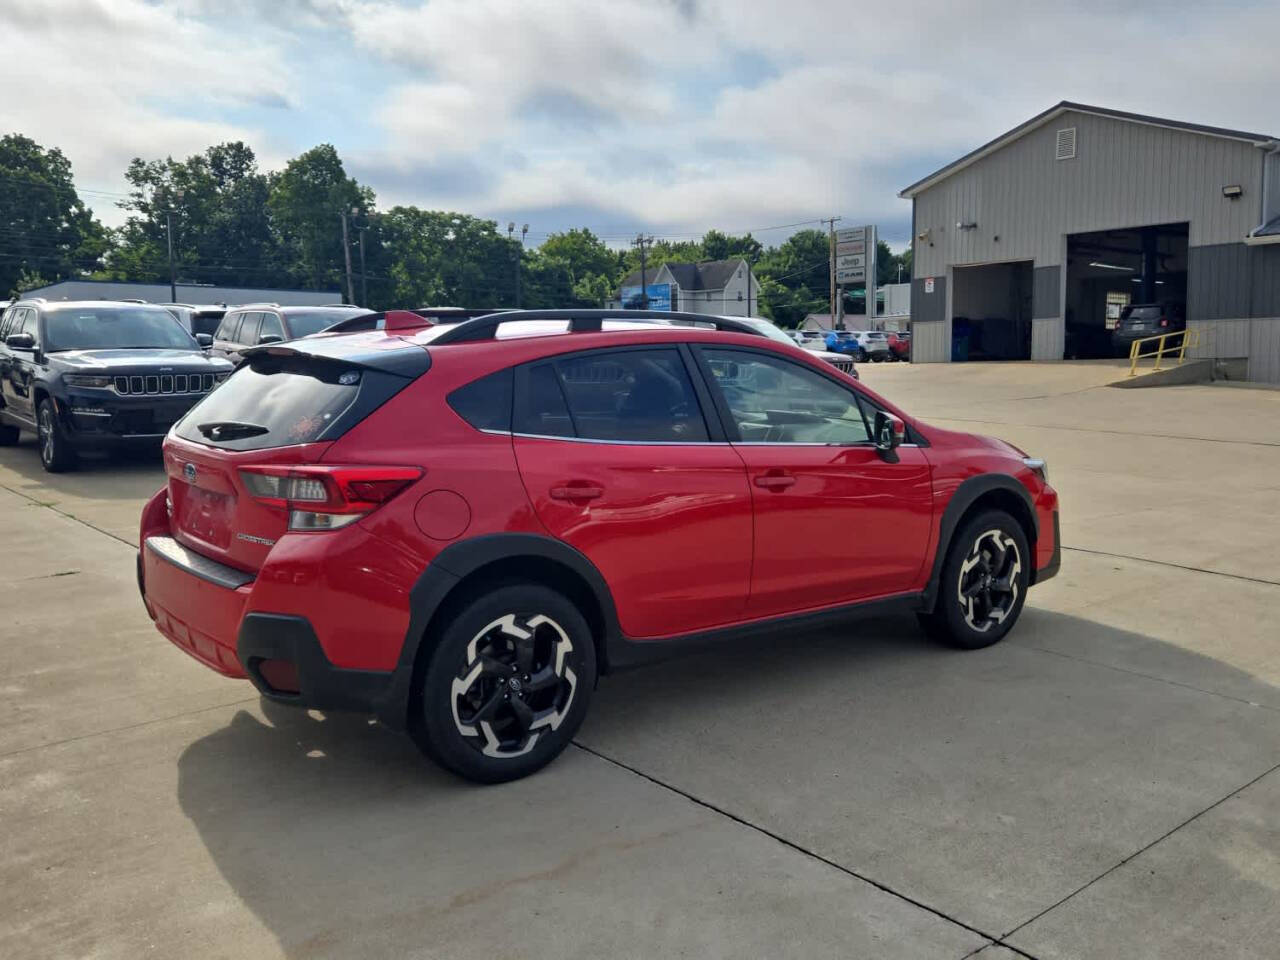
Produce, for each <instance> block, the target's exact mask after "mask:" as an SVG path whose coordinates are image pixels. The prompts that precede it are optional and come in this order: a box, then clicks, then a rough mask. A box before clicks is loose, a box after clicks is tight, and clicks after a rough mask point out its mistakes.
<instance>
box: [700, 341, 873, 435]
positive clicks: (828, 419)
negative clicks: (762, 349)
mask: <svg viewBox="0 0 1280 960" xmlns="http://www.w3.org/2000/svg"><path fill="white" fill-rule="evenodd" d="M702 355H703V357H704V358H705V359H706V361H707V366H708V367H710V369H711V375H712V377H713V378H714V379H715V382H716V385H717V386H718V387H719V388H720V392H721V394H722V395H723V396H724V399H725V403H726V404H727V405H728V407H729V411H730V415H731V417H732V419H733V422H734V424H735V425H736V426H737V428H738V436H739V437H740V438H741V440H742V441H743V442H744V443H835V444H850V443H867V442H869V441H870V440H871V431H870V430H869V429H868V427H867V421H866V419H865V418H864V416H863V413H862V409H861V403H860V399H861V398H860V397H859V396H858V395H857V394H856V393H855V392H854V391H853V390H850V389H848V388H846V387H843V386H841V385H840V384H838V383H834V382H832V381H831V380H828V379H827V378H826V377H824V376H822V375H821V374H819V373H816V372H815V371H813V370H808V369H806V368H805V367H802V366H801V365H800V364H797V363H792V362H791V361H789V360H786V359H783V358H781V357H770V356H766V355H764V354H760V353H754V352H747V351H739V350H716V349H704V350H703V351H702Z"/></svg>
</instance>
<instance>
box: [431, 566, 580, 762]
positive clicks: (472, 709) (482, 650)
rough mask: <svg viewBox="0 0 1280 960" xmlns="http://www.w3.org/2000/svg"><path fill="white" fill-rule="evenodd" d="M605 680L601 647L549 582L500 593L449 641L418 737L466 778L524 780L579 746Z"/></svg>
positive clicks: (434, 671)
mask: <svg viewBox="0 0 1280 960" xmlns="http://www.w3.org/2000/svg"><path fill="white" fill-rule="evenodd" d="M595 683H596V651H595V642H594V640H593V638H592V636H591V630H590V628H589V627H588V626H587V622H586V620H585V619H584V618H583V616H582V614H581V612H579V610H578V608H577V607H576V606H575V605H574V604H573V603H572V602H571V601H570V600H568V599H567V598H566V597H564V596H563V595H562V594H559V593H557V592H556V591H554V590H551V589H549V588H547V587H544V586H542V585H540V584H534V583H517V584H508V585H504V586H499V587H497V588H495V589H493V590H491V591H488V592H485V593H482V594H480V595H479V596H477V597H476V598H475V599H473V600H471V601H470V602H468V603H467V604H466V605H465V606H464V607H463V608H462V609H461V610H460V611H458V613H457V614H456V615H455V616H452V617H451V618H450V620H449V622H448V623H447V624H446V625H445V627H444V628H443V630H442V631H441V633H440V634H439V642H438V643H437V644H436V646H435V649H434V650H432V652H431V659H430V661H429V662H428V664H427V668H426V671H425V673H424V675H423V680H422V684H421V687H420V688H419V691H418V693H419V695H420V696H419V702H420V710H419V712H418V715H417V716H416V717H415V718H414V721H415V722H414V723H412V724H411V731H412V734H413V737H414V740H415V742H416V743H417V744H418V746H419V748H420V749H421V750H422V751H423V752H424V753H425V754H426V755H427V756H428V757H430V758H431V759H432V760H434V761H435V762H436V763H438V764H440V765H441V766H442V767H444V768H446V769H448V770H451V771H452V772H454V773H456V774H457V775H458V776H460V777H465V778H466V779H468V780H473V781H475V782H477V783H503V782H505V781H508V780H516V779H519V778H520V777H525V776H528V775H529V774H531V773H533V772H534V771H536V770H539V769H541V768H542V767H544V766H546V765H547V764H548V763H550V762H551V761H552V760H554V759H555V758H556V757H557V756H559V754H560V753H561V751H563V750H564V748H565V747H567V746H568V745H569V742H570V741H571V740H572V739H573V736H574V734H575V733H577V731H578V728H579V727H580V726H581V725H582V720H583V718H584V717H585V716H586V714H587V706H588V704H589V703H590V701H591V693H592V690H593V689H594V687H595Z"/></svg>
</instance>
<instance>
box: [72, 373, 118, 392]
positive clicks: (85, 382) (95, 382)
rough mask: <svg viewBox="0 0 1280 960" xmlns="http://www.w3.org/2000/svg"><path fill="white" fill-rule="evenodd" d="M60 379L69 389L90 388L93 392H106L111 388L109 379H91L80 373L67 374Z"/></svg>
mask: <svg viewBox="0 0 1280 960" xmlns="http://www.w3.org/2000/svg"><path fill="white" fill-rule="evenodd" d="M62 379H63V382H65V383H66V385H67V386H69V387H92V388H93V389H94V390H106V389H108V388H109V387H110V386H111V377H91V376H86V375H85V374H82V373H69V374H67V375H66V376H64V377H63V378H62Z"/></svg>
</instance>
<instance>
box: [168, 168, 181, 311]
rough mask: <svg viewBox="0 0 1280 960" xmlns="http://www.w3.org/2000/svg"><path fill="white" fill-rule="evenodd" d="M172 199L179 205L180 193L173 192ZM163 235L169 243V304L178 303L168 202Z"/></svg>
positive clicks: (170, 212) (170, 205) (171, 224)
mask: <svg viewBox="0 0 1280 960" xmlns="http://www.w3.org/2000/svg"><path fill="white" fill-rule="evenodd" d="M173 198H174V199H175V200H177V201H178V202H179V203H181V202H182V191H181V190H175V191H173ZM164 233H165V238H166V239H167V240H168V242H169V302H170V303H177V302H178V272H177V269H176V268H175V267H174V264H173V201H172V200H171V201H170V202H169V206H168V207H167V208H166V209H165V212H164Z"/></svg>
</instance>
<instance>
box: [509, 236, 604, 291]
mask: <svg viewBox="0 0 1280 960" xmlns="http://www.w3.org/2000/svg"><path fill="white" fill-rule="evenodd" d="M620 262H621V261H620V257H619V255H618V254H617V253H615V252H613V251H612V250H610V249H609V248H608V247H607V246H605V245H604V243H603V241H601V240H600V239H599V238H598V237H597V236H596V235H595V234H594V233H592V232H591V231H590V230H587V229H585V228H584V229H573V230H568V231H565V232H563V233H553V234H552V235H551V236H549V237H548V238H547V239H546V240H545V241H544V242H543V243H542V245H541V246H540V247H538V249H537V250H534V251H531V252H530V253H528V254H526V255H525V257H524V269H525V281H526V282H525V291H524V293H525V296H524V297H523V298H522V301H523V303H524V305H525V306H540V307H553V306H555V307H598V306H601V305H602V304H603V303H604V302H605V301H606V300H608V299H609V298H610V297H612V296H613V293H614V291H615V290H616V288H617V280H618V275H619V265H620Z"/></svg>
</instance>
